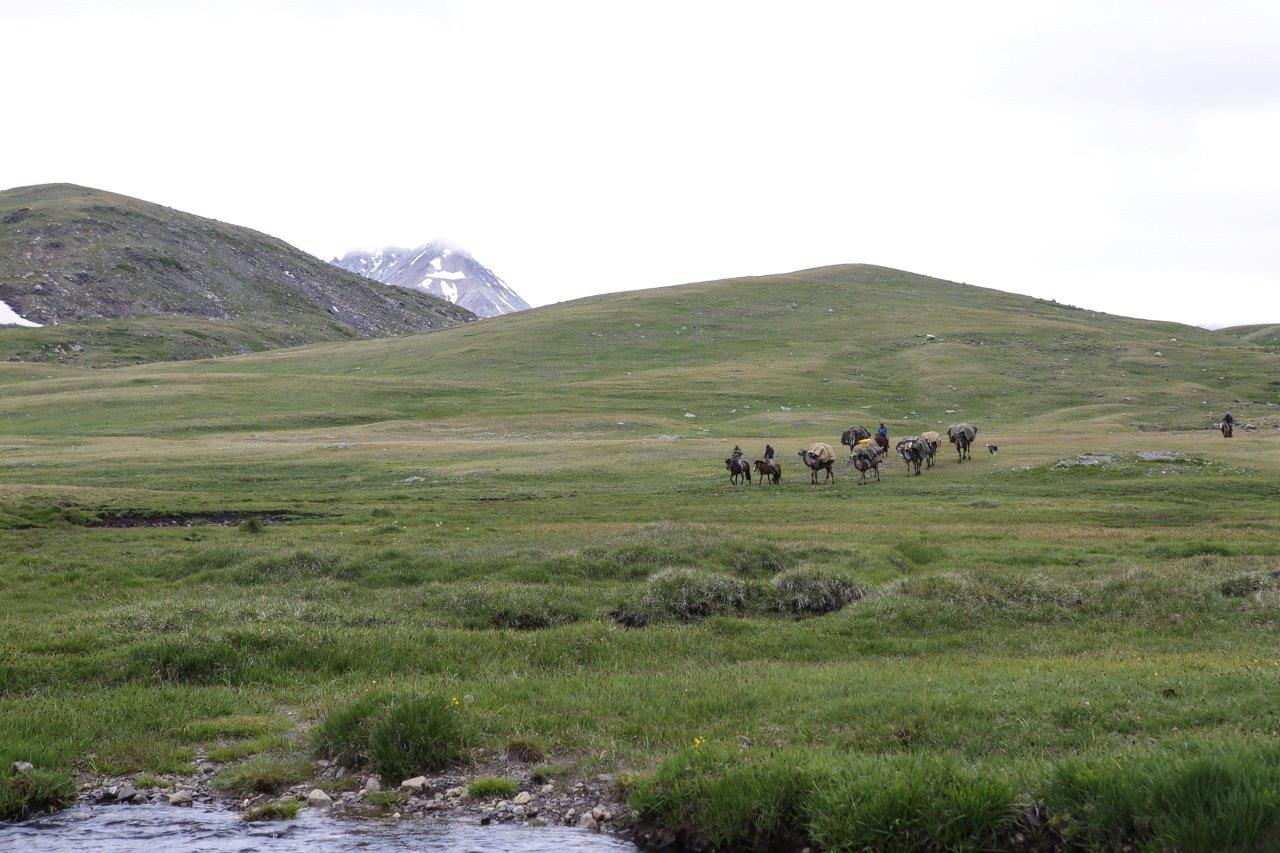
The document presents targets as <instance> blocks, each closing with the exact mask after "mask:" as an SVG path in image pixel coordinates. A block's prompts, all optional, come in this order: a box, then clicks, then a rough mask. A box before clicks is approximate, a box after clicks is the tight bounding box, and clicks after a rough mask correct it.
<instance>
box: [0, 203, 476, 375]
mask: <svg viewBox="0 0 1280 853" xmlns="http://www.w3.org/2000/svg"><path fill="white" fill-rule="evenodd" d="M0 300H3V301H4V302H5V303H7V304H8V305H9V306H10V307H11V308H13V309H14V310H15V311H17V312H18V313H19V314H20V315H21V316H23V317H25V318H27V319H29V320H32V321H35V322H38V323H41V324H43V325H44V326H46V328H42V329H22V328H12V327H6V328H0V357H4V358H10V359H20V360H25V361H62V362H73V363H80V364H91V365H107V364H110V365H115V364H128V363H137V362H143V361H160V360H174V359H190V358H203V357H210V356H217V355H226V354H229V353H236V352H252V351H256V350H262V349H269V348H276V347H282V346H293V345H297V344H301V343H309V342H315V341H326V340H351V339H359V338H370V337H381V336H385V335H397V334H404V333H406V332H420V331H427V330H431V329H436V328H443V327H446V326H450V325H455V324H458V323H461V322H465V321H467V320H470V319H473V315H471V313H470V312H468V311H466V310H463V309H458V308H456V307H455V306H453V305H451V304H449V303H448V302H446V301H444V300H441V299H434V298H431V297H428V296H426V295H424V294H420V293H416V292H409V291H405V290H403V289H399V288H389V287H384V286H380V285H378V284H375V283H371V282H369V281H368V280H366V279H363V278H361V277H359V276H356V275H353V274H348V273H346V272H344V271H342V270H337V269H335V268H333V267H332V266H330V265H328V264H325V263H323V262H321V261H320V260H319V259H318V258H314V257H312V256H310V255H308V254H306V253H305V252H302V251H300V250H298V249H295V248H294V247H292V246H290V245H288V244H286V243H284V242H283V241H281V240H277V239H275V238H274V237H270V236H267V235H265V234H260V233H258V232H255V231H251V230H249V229H247V228H240V227H237V226H234V225H227V224H226V223H222V222H217V221H214V220H211V219H204V218H202V217H199V216H193V215H191V214H188V213H182V212H180V211H176V210H172V209H170V208H166V207H161V206H159V205H155V204H151V203H148V202H144V201H139V200H138V199H133V198H128V197H126V196H121V195H116V194H114V193H107V192H103V191H101V190H95V189H88V188H85V187H78V186H73V185H70V184H48V185H41V186H34V187H19V188H16V189H11V190H6V191H4V192H0Z"/></svg>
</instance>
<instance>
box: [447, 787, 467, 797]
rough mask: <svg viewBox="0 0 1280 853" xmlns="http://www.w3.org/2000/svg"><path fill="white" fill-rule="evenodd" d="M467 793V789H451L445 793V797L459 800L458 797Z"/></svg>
mask: <svg viewBox="0 0 1280 853" xmlns="http://www.w3.org/2000/svg"><path fill="white" fill-rule="evenodd" d="M466 792H467V791H466V789H465V788H450V789H449V790H447V791H445V792H444V795H445V796H446V797H449V798H450V799H457V798H458V797H461V796H462V795H463V794H465V793H466Z"/></svg>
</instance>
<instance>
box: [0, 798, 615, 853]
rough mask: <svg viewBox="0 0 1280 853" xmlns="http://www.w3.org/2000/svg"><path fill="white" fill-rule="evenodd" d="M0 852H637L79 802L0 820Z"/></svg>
mask: <svg viewBox="0 0 1280 853" xmlns="http://www.w3.org/2000/svg"><path fill="white" fill-rule="evenodd" d="M0 850H5V851H8V850H15V851H17V850H21V851H24V853H26V851H31V853H39V852H40V851H70V850H92V851H95V852H96V851H103V853H123V852H124V851H130V853H132V851H138V850H142V851H146V853H160V851H179V850H180V851H184V853H186V851H192V853H195V851H199V852H200V853H205V851H217V853H227V852H228V851H235V853H249V851H254V853H256V851H264V853H312V851H331V850H335V851H347V850H353V851H362V853H383V851H400V850H427V851H436V850H449V851H455V850H458V851H493V853H498V851H502V853H533V851H550V850H564V851H613V853H620V851H624V850H635V848H634V847H633V846H632V845H631V844H629V843H627V842H625V841H620V840H619V839H617V838H614V837H612V836H609V835H601V834H597V833H593V832H588V831H586V830H581V829H573V828H570V827H557V826H544V827H528V826H510V825H508V826H499V825H495V826H477V825H475V824H467V823H461V822H441V821H435V820H429V819H415V820H397V821H389V820H379V821H374V820H335V819H333V818H330V817H327V816H325V815H324V814H323V813H320V812H318V811H316V810H314V809H303V810H302V811H301V812H300V813H299V815H298V817H297V818H296V819H294V820H288V821H271V822H262V823H245V822H244V821H243V820H241V818H240V813H239V812H236V811H231V810H229V809H218V808H211V807H209V806H200V805H197V806H194V807H191V808H185V807H184V808H175V807H173V806H168V805H154V806H83V807H79V808H74V809H69V810H67V811H64V812H60V813H58V814H55V815H49V816H46V817H40V818H34V819H32V820H29V821H26V822H24V823H19V824H3V823H0Z"/></svg>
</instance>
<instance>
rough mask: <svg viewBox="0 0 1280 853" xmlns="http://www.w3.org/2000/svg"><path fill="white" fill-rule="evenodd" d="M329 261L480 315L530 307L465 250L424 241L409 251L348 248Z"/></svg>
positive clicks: (392, 248)
mask: <svg viewBox="0 0 1280 853" xmlns="http://www.w3.org/2000/svg"><path fill="white" fill-rule="evenodd" d="M330 263H332V264H334V265H335V266H339V267H342V268H343V269H346V270H350V271H351V272H354V273H359V274H360V275H362V276H365V277H366V278H371V279H373V280H375V281H380V282H382V283H383V284H394V285H396V286H398V287H407V288H411V289H413V290H421V291H424V292H426V293H430V294H432V295H433V296H439V297H441V298H443V299H447V300H449V301H450V302H452V303H453V304H455V305H460V306H462V307H463V308H467V309H469V310H471V311H473V312H475V313H476V314H478V315H479V316H481V317H496V316H498V315H499V314H510V313H511V312H512V311H523V310H524V309H526V308H528V307H529V303H527V302H525V301H524V300H523V299H521V298H520V296H519V295H518V294H517V293H516V292H515V291H514V290H512V289H511V288H510V287H508V286H507V284H506V282H504V281H503V280H502V279H500V278H498V276H497V275H495V274H494V273H493V271H492V270H490V269H489V268H488V267H486V266H485V265H484V264H482V263H480V262H479V261H477V260H476V259H475V258H474V257H472V256H471V254H470V253H468V252H466V251H464V250H462V249H457V248H454V247H452V246H447V245H445V244H443V243H438V242H437V243H427V244H426V245H423V246H418V247H417V248H413V249H403V248H399V247H395V246H390V247H387V248H384V249H378V250H377V251H374V252H347V254H345V255H343V256H342V257H341V258H334V259H333V260H332V261H330Z"/></svg>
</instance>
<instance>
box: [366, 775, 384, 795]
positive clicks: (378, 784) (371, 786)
mask: <svg viewBox="0 0 1280 853" xmlns="http://www.w3.org/2000/svg"><path fill="white" fill-rule="evenodd" d="M364 789H365V791H366V792H368V793H370V794H376V793H377V792H378V791H381V790H382V780H381V779H379V778H378V777H377V776H370V777H369V778H368V779H365V780H364Z"/></svg>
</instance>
